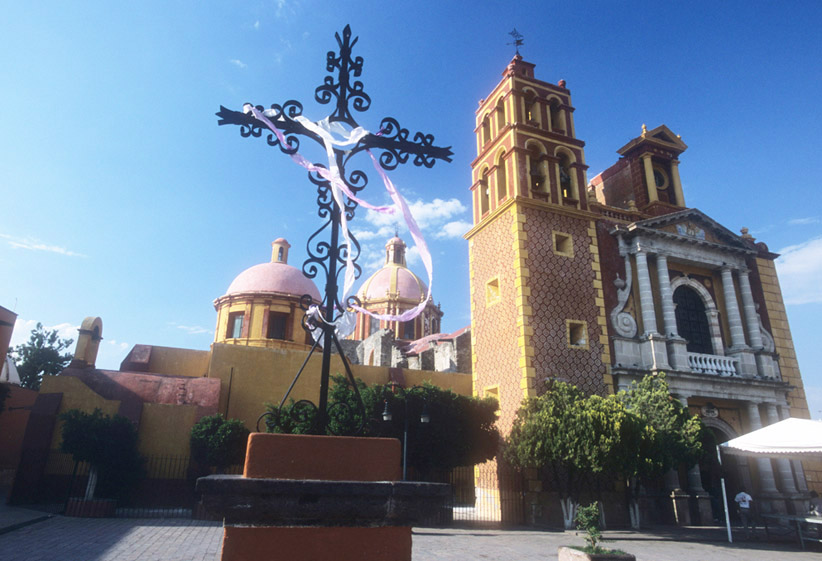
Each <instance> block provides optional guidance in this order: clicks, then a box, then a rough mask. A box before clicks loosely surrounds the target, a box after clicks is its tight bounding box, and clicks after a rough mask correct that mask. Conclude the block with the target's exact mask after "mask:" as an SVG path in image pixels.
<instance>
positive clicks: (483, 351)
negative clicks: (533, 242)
mask: <svg viewBox="0 0 822 561" xmlns="http://www.w3.org/2000/svg"><path fill="white" fill-rule="evenodd" d="M515 214H516V212H515V208H514V207H511V208H509V209H508V210H506V211H505V212H503V213H502V214H500V215H499V216H497V217H496V218H494V219H493V221H491V222H489V223H487V224H486V225H485V227H483V228H482V229H481V230H479V231H478V232H476V234H475V235H474V236H473V237H472V238H471V239H470V240H469V242H468V247H469V259H470V274H471V338H472V346H473V361H474V393H475V394H476V395H479V396H484V395H485V391H486V390H487V389H488V388H490V387H494V386H495V387H498V389H499V395H498V397H499V401H500V417H499V421H498V422H497V426H498V427H499V428H500V430H501V431H502V432H503V434H507V433H508V431H510V429H511V423H512V422H513V419H514V415H515V414H516V411H517V409H518V408H519V405H520V403H521V402H522V398H523V390H522V388H521V387H520V380H521V378H522V370H521V368H520V364H519V358H520V357H519V349H518V347H517V345H516V344H512V343H514V342H516V341H517V340H518V338H519V330H518V326H517V316H518V310H517V307H516V304H515V299H514V294H515V289H516V287H515V280H516V277H517V271H516V269H515V267H514V264H515V254H514V253H515V252H514V248H513V244H514V235H513V233H512V230H513V229H514V228H515V221H514V217H515ZM495 277H496V278H497V279H498V281H499V292H500V298H499V300H498V301H496V302H492V303H489V302H487V301H486V286H487V284H488V282H489V281H490V280H492V279H493V278H495ZM503 343H505V344H503Z"/></svg>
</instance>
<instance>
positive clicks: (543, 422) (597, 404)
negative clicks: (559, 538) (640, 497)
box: [505, 382, 639, 529]
mask: <svg viewBox="0 0 822 561" xmlns="http://www.w3.org/2000/svg"><path fill="white" fill-rule="evenodd" d="M638 430H639V427H638V424H637V422H636V420H635V418H634V417H633V416H631V415H630V414H629V413H628V412H627V411H626V410H625V407H624V405H623V404H622V403H621V402H619V401H618V400H617V399H615V398H614V397H613V396H608V397H606V398H603V397H600V396H598V395H592V396H590V397H585V395H584V394H583V393H582V392H581V391H580V390H579V389H578V388H577V387H576V386H573V385H571V384H566V383H564V382H555V383H554V384H553V386H552V387H551V390H550V391H548V392H546V393H545V394H543V395H542V396H540V397H536V398H531V399H528V400H526V401H525V402H523V404H522V406H521V407H520V409H519V411H518V412H517V417H516V419H515V420H514V426H513V428H512V430H511V434H510V435H509V436H508V440H507V445H506V448H505V457H506V459H507V460H508V461H509V462H511V463H512V464H513V465H515V466H518V467H527V468H537V469H548V470H549V471H550V472H551V474H552V476H553V480H554V482H555V483H556V486H557V489H558V491H559V494H560V505H561V507H562V514H563V522H564V524H565V527H566V528H567V529H571V528H573V524H574V518H575V514H576V510H577V507H578V506H579V502H580V500H581V498H582V494H583V492H584V491H585V490H586V489H589V488H590V487H591V483H593V482H594V481H596V478H598V477H602V476H605V475H607V474H609V473H613V471H615V470H616V469H618V465H619V464H620V463H621V462H623V461H624V456H625V452H624V447H625V444H626V443H627V442H631V441H633V440H635V439H636V434H637V431H638Z"/></svg>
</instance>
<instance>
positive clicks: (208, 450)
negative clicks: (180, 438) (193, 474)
mask: <svg viewBox="0 0 822 561" xmlns="http://www.w3.org/2000/svg"><path fill="white" fill-rule="evenodd" d="M190 442H191V456H192V457H193V458H194V460H195V461H196V462H197V463H198V464H199V465H200V466H206V467H215V468H216V469H217V473H222V472H223V471H225V468H227V467H228V466H231V465H234V464H241V463H243V461H244V460H245V449H246V445H247V443H248V429H247V428H245V426H244V425H243V422H242V421H240V420H239V419H226V418H225V417H223V416H222V415H221V414H219V413H217V414H216V415H208V416H206V417H203V418H202V419H200V420H199V421H197V423H196V424H195V425H194V426H193V427H191V439H190Z"/></svg>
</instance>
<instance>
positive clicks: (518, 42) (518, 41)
mask: <svg viewBox="0 0 822 561" xmlns="http://www.w3.org/2000/svg"><path fill="white" fill-rule="evenodd" d="M508 35H510V36H511V37H513V38H514V42H513V43H508V44H509V45H514V48H516V50H517V54H519V48H520V47H521V46H522V43H523V39H525V36H524V35H523V34H522V33H520V32H519V31H517V28H516V27H515V28H514V30H513V31H511V32H509V33H508Z"/></svg>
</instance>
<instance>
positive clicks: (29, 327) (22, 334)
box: [9, 317, 80, 351]
mask: <svg viewBox="0 0 822 561" xmlns="http://www.w3.org/2000/svg"><path fill="white" fill-rule="evenodd" d="M36 327H37V320H34V319H23V318H20V317H18V318H17V321H15V322H14V331H12V333H11V342H10V343H9V347H16V346H17V345H21V344H23V343H26V342H28V340H29V337H30V336H31V332H32V331H33V330H34V329H35V328H36ZM43 329H45V330H46V331H52V330H54V329H56V330H57V334H58V335H59V336H60V338H61V339H71V340H72V341H74V342H75V343H76V342H77V331H78V330H79V329H80V326H79V325H72V324H70V323H58V324H57V325H44V326H43ZM73 350H74V349H72V351H73Z"/></svg>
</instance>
